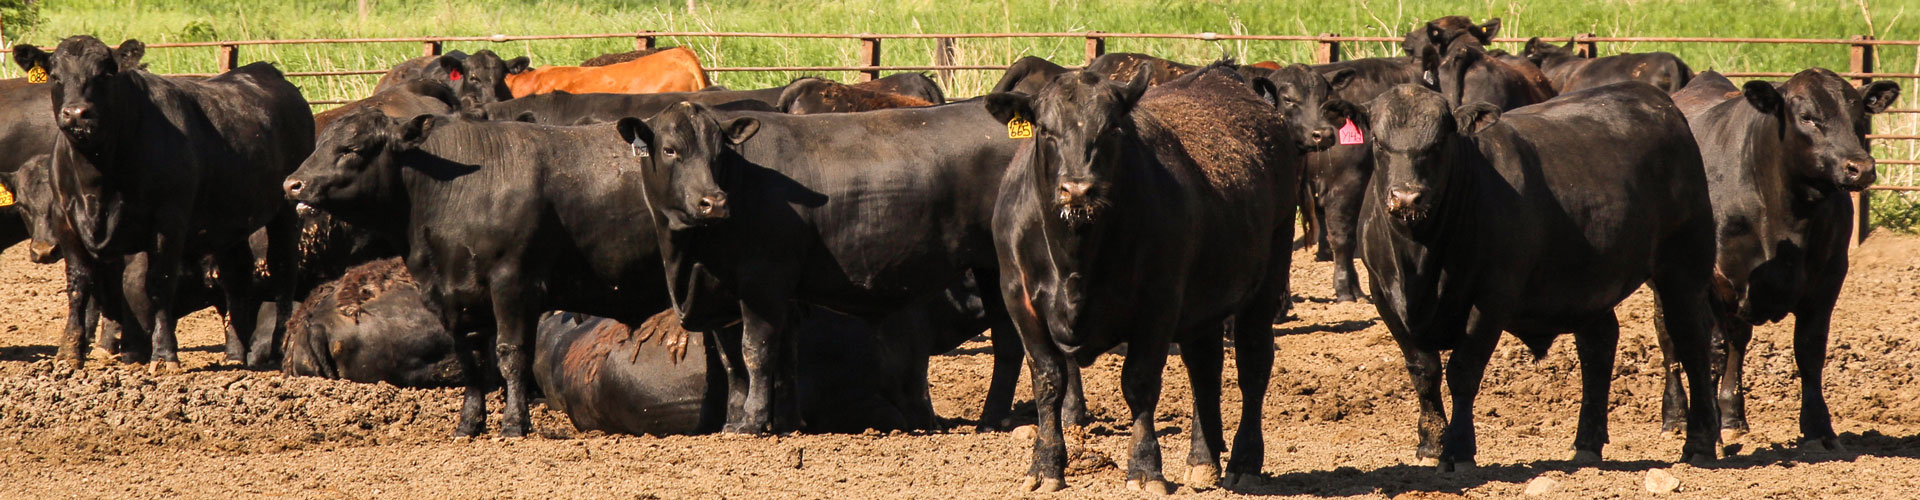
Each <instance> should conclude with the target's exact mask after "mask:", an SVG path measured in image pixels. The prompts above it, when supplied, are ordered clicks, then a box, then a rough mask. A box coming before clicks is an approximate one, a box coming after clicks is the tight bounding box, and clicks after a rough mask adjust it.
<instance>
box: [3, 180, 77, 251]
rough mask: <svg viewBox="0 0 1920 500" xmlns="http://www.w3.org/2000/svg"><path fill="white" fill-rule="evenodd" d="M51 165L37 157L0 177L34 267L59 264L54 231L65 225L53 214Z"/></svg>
mask: <svg viewBox="0 0 1920 500" xmlns="http://www.w3.org/2000/svg"><path fill="white" fill-rule="evenodd" d="M52 176H53V161H52V159H51V158H50V157H49V156H47V155H39V156H35V157H33V159H31V160H27V162H26V163H25V164H23V165H21V166H20V169H19V170H15V171H13V172H8V173H5V174H0V182H5V183H6V188H7V190H8V191H11V192H13V202H14V207H16V209H18V210H19V211H20V219H21V220H22V221H23V222H25V223H26V226H27V237H28V240H27V252H28V253H27V258H28V259H30V260H32V261H33V262H34V263H36V264H52V263H54V262H56V261H59V260H60V252H59V250H60V235H59V233H57V232H55V229H56V228H58V227H61V226H64V225H65V224H66V221H65V219H63V218H61V217H60V216H59V213H58V212H56V211H55V210H54V195H53V179H52Z"/></svg>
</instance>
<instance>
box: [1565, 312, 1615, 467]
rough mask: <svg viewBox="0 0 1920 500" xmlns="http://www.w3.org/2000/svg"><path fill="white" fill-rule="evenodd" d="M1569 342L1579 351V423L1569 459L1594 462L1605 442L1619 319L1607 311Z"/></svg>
mask: <svg viewBox="0 0 1920 500" xmlns="http://www.w3.org/2000/svg"><path fill="white" fill-rule="evenodd" d="M1573 341H1574V348H1575V349H1576V350H1578V351H1579V353H1580V425H1579V430H1578V431H1576V432H1575V433H1574V437H1573V460H1574V461H1575V462H1582V463H1598V462H1599V461H1600V457H1601V454H1600V452H1601V448H1604V447H1605V446H1606V444H1607V403H1608V398H1609V397H1610V396H1611V395H1612V394H1613V392H1612V391H1613V364H1614V359H1613V357H1614V352H1615V351H1616V347H1617V346H1618V345H1619V342H1620V320H1619V318H1617V317H1615V316H1614V315H1613V311H1611V310H1609V311H1607V313H1606V314H1603V315H1600V316H1599V317H1597V318H1594V319H1593V321H1590V322H1588V324H1587V325H1586V327H1584V328H1582V329H1581V330H1580V331H1578V332H1575V333H1574V336H1573Z"/></svg>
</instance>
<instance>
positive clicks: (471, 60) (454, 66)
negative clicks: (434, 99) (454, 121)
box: [429, 49, 527, 109]
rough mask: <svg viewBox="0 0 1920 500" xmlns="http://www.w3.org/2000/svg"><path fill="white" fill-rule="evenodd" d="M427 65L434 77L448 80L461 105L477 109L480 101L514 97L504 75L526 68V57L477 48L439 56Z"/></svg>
mask: <svg viewBox="0 0 1920 500" xmlns="http://www.w3.org/2000/svg"><path fill="white" fill-rule="evenodd" d="M429 68H430V69H431V71H432V72H433V75H434V77H435V78H436V79H438V80H440V81H444V82H447V86H448V87H451V88H452V89H453V93H454V95H455V96H458V97H459V99H460V107H461V108H463V109H477V108H479V107H480V106H481V105H483V104H487V103H491V102H500V101H505V100H508V99H512V98H513V91H511V90H508V89H507V75H510V74H514V73H519V72H522V71H526V69H527V58H526V57H525V56H521V57H516V58H513V59H511V60H502V59H500V55H499V54H495V53H493V51H492V50H487V49H480V51H479V52H474V53H473V55H469V56H466V57H465V58H461V57H457V56H453V55H445V56H440V57H438V58H435V59H434V60H433V63H432V64H431V65H430V66H429Z"/></svg>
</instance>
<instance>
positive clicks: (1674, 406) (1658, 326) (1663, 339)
mask: <svg viewBox="0 0 1920 500" xmlns="http://www.w3.org/2000/svg"><path fill="white" fill-rule="evenodd" d="M1666 317H1667V312H1666V306H1665V305H1663V304H1661V303H1660V296H1659V295H1657V294H1656V295H1654V296H1653V332H1654V338H1656V339H1659V341H1660V371H1661V375H1662V378H1663V379H1664V381H1665V383H1666V390H1665V391H1662V393H1661V396H1660V432H1661V433H1662V434H1673V435H1676V436H1678V435H1679V434H1680V432H1681V431H1682V430H1684V429H1686V423H1687V387H1686V385H1685V384H1683V383H1681V380H1680V375H1681V373H1682V371H1681V369H1680V360H1679V358H1676V357H1674V351H1673V337H1672V336H1669V335H1667V320H1666Z"/></svg>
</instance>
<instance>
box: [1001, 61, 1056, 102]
mask: <svg viewBox="0 0 1920 500" xmlns="http://www.w3.org/2000/svg"><path fill="white" fill-rule="evenodd" d="M1067 71H1069V70H1068V69H1067V68H1066V67H1064V66H1061V65H1058V64H1054V63H1053V61H1048V60H1046V59H1042V58H1040V57H1038V56H1024V57H1021V58H1020V59H1019V60H1016V61H1014V62H1013V64H1009V65H1007V72H1006V73H1005V74H1002V75H1000V81H999V82H998V83H995V84H993V93H1000V92H1019V93H1022V94H1027V95H1033V94H1037V93H1039V92H1040V88H1041V87H1045V86H1046V85H1047V82H1050V81H1053V77H1055V76H1060V75H1061V74H1064V73H1066V72H1067Z"/></svg>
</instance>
